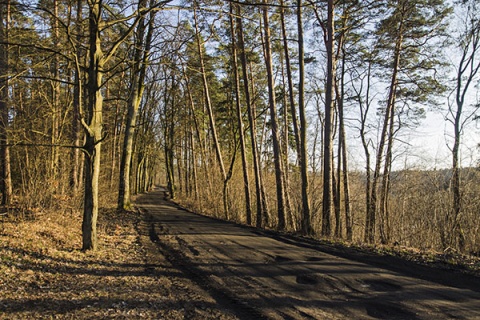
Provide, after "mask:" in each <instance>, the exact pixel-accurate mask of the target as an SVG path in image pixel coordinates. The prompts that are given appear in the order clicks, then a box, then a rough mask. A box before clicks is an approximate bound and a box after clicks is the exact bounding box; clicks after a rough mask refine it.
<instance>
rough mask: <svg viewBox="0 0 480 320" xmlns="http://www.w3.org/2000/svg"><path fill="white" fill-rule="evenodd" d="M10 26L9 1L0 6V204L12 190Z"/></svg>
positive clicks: (7, 203)
mask: <svg viewBox="0 0 480 320" xmlns="http://www.w3.org/2000/svg"><path fill="white" fill-rule="evenodd" d="M9 25H10V1H7V2H6V3H2V4H0V144H1V145H0V148H1V149H0V162H1V165H2V167H1V173H2V176H1V177H0V178H1V181H0V186H1V190H0V191H1V192H2V204H3V205H9V204H10V203H11V201H12V195H13V188H12V177H11V169H10V148H9V146H8V127H9V98H8V93H9V81H8V72H9V66H8V40H9V39H8V33H9Z"/></svg>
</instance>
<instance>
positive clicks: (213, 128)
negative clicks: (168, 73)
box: [193, 1, 228, 218]
mask: <svg viewBox="0 0 480 320" xmlns="http://www.w3.org/2000/svg"><path fill="white" fill-rule="evenodd" d="M197 5H198V4H197V3H196V1H195V2H194V7H193V16H194V21H195V33H196V40H197V49H198V58H199V64H200V73H201V75H202V83H203V90H204V94H205V107H206V108H207V114H208V119H209V123H210V130H211V132H212V137H213V145H214V148H215V154H216V157H217V161H218V166H219V169H220V173H221V175H222V181H223V183H224V188H223V207H224V215H225V217H227V218H228V199H227V198H228V197H227V193H226V192H227V191H228V186H227V185H226V184H227V183H228V179H227V173H226V171H225V165H224V163H223V157H222V152H221V149H220V143H219V142H218V135H217V129H216V125H215V116H214V114H213V108H212V102H211V98H210V92H209V88H208V81H207V74H206V71H205V64H204V59H203V50H202V44H201V38H200V32H199V28H198V20H197Z"/></svg>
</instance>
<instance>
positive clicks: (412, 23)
mask: <svg viewBox="0 0 480 320" xmlns="http://www.w3.org/2000/svg"><path fill="white" fill-rule="evenodd" d="M386 8H387V9H389V10H387V11H386V12H390V14H389V15H387V16H386V17H385V18H383V19H382V20H381V21H380V22H379V24H378V28H377V30H376V34H377V36H378V46H377V49H378V51H377V54H378V56H377V63H378V64H379V66H380V67H381V68H382V69H383V70H385V71H384V73H383V74H384V75H386V76H387V77H389V79H388V80H387V81H388V83H389V84H388V92H387V101H386V103H385V108H384V109H383V110H382V114H383V120H382V126H381V128H380V137H379V142H378V146H377V154H376V160H375V167H374V172H373V177H372V186H371V195H370V198H371V199H370V203H369V204H370V206H371V208H370V209H368V210H367V217H366V223H365V241H366V242H368V243H373V242H374V241H375V221H376V215H379V216H380V218H381V221H380V225H379V229H380V230H381V236H382V242H388V241H389V236H388V233H386V232H382V230H384V229H385V227H386V226H385V223H388V217H389V206H388V195H389V185H390V180H389V176H390V171H391V165H392V159H393V157H392V150H393V147H392V146H393V142H394V134H395V132H397V130H398V128H397V129H396V128H395V126H396V123H395V118H396V117H397V112H396V107H397V105H398V104H399V103H400V102H402V103H403V104H404V106H406V107H408V106H409V103H412V102H413V103H419V102H423V103H425V102H428V99H429V97H431V96H434V95H435V94H438V93H441V92H442V90H443V89H444V88H443V87H442V86H441V85H440V84H439V82H438V81H437V79H436V77H435V76H436V67H437V66H438V65H439V64H440V63H439V60H438V55H437V54H436V53H437V52H438V48H437V47H436V45H438V43H437V39H438V35H439V34H441V33H442V32H443V30H444V28H445V24H444V19H445V17H446V16H447V15H448V14H449V13H450V11H451V10H450V8H449V7H447V6H445V5H444V3H443V1H442V0H424V1H410V0H402V1H387V2H386ZM426 52H428V54H424V53H426ZM382 165H383V176H382V172H381V171H382ZM381 177H382V181H381V183H380V178H381ZM379 196H380V201H379V199H378V197H379Z"/></svg>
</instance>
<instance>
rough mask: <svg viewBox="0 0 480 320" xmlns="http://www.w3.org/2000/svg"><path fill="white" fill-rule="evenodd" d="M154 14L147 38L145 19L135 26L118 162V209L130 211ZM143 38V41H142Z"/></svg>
mask: <svg viewBox="0 0 480 320" xmlns="http://www.w3.org/2000/svg"><path fill="white" fill-rule="evenodd" d="M138 6H139V9H141V8H145V6H146V0H142V1H141V2H140V3H139V5H138ZM154 13H155V11H152V12H151V15H150V20H149V23H148V31H147V36H146V38H145V30H146V28H147V25H146V24H145V22H144V20H145V18H144V17H143V16H142V18H140V21H139V23H138V26H137V42H136V47H135V54H134V62H133V63H134V66H133V76H132V83H131V84H132V88H131V96H130V99H129V103H128V116H127V121H126V129H125V136H124V142H123V150H122V159H121V161H120V183H119V190H118V208H119V209H126V210H128V209H130V206H131V204H130V167H131V162H132V152H133V136H134V135H135V127H136V122H137V114H138V109H139V108H140V103H141V101H142V97H143V92H144V90H145V83H144V81H145V74H146V69H147V65H148V59H149V55H150V46H151V41H152V36H153V26H154V25H153V21H154ZM144 38H145V39H144Z"/></svg>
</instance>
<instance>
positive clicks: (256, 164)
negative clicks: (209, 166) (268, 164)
mask: <svg viewBox="0 0 480 320" xmlns="http://www.w3.org/2000/svg"><path fill="white" fill-rule="evenodd" d="M236 12H237V15H236V21H237V32H238V46H239V48H240V62H241V64H242V78H243V88H244V93H245V103H246V105H247V113H248V122H249V124H250V125H249V128H250V142H251V146H252V161H253V171H254V175H255V194H256V209H257V210H256V217H255V225H256V226H257V227H261V226H262V221H263V218H262V217H268V211H267V204H266V199H265V192H264V190H263V185H262V179H261V172H260V170H261V169H260V161H259V155H258V149H257V148H258V147H257V136H256V135H257V131H256V130H257V129H256V121H255V119H256V118H255V110H254V108H253V106H252V103H251V102H252V100H251V97H250V96H251V94H250V81H249V77H248V66H247V55H246V52H245V40H244V34H243V22H242V18H241V10H240V6H237V10H236Z"/></svg>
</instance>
